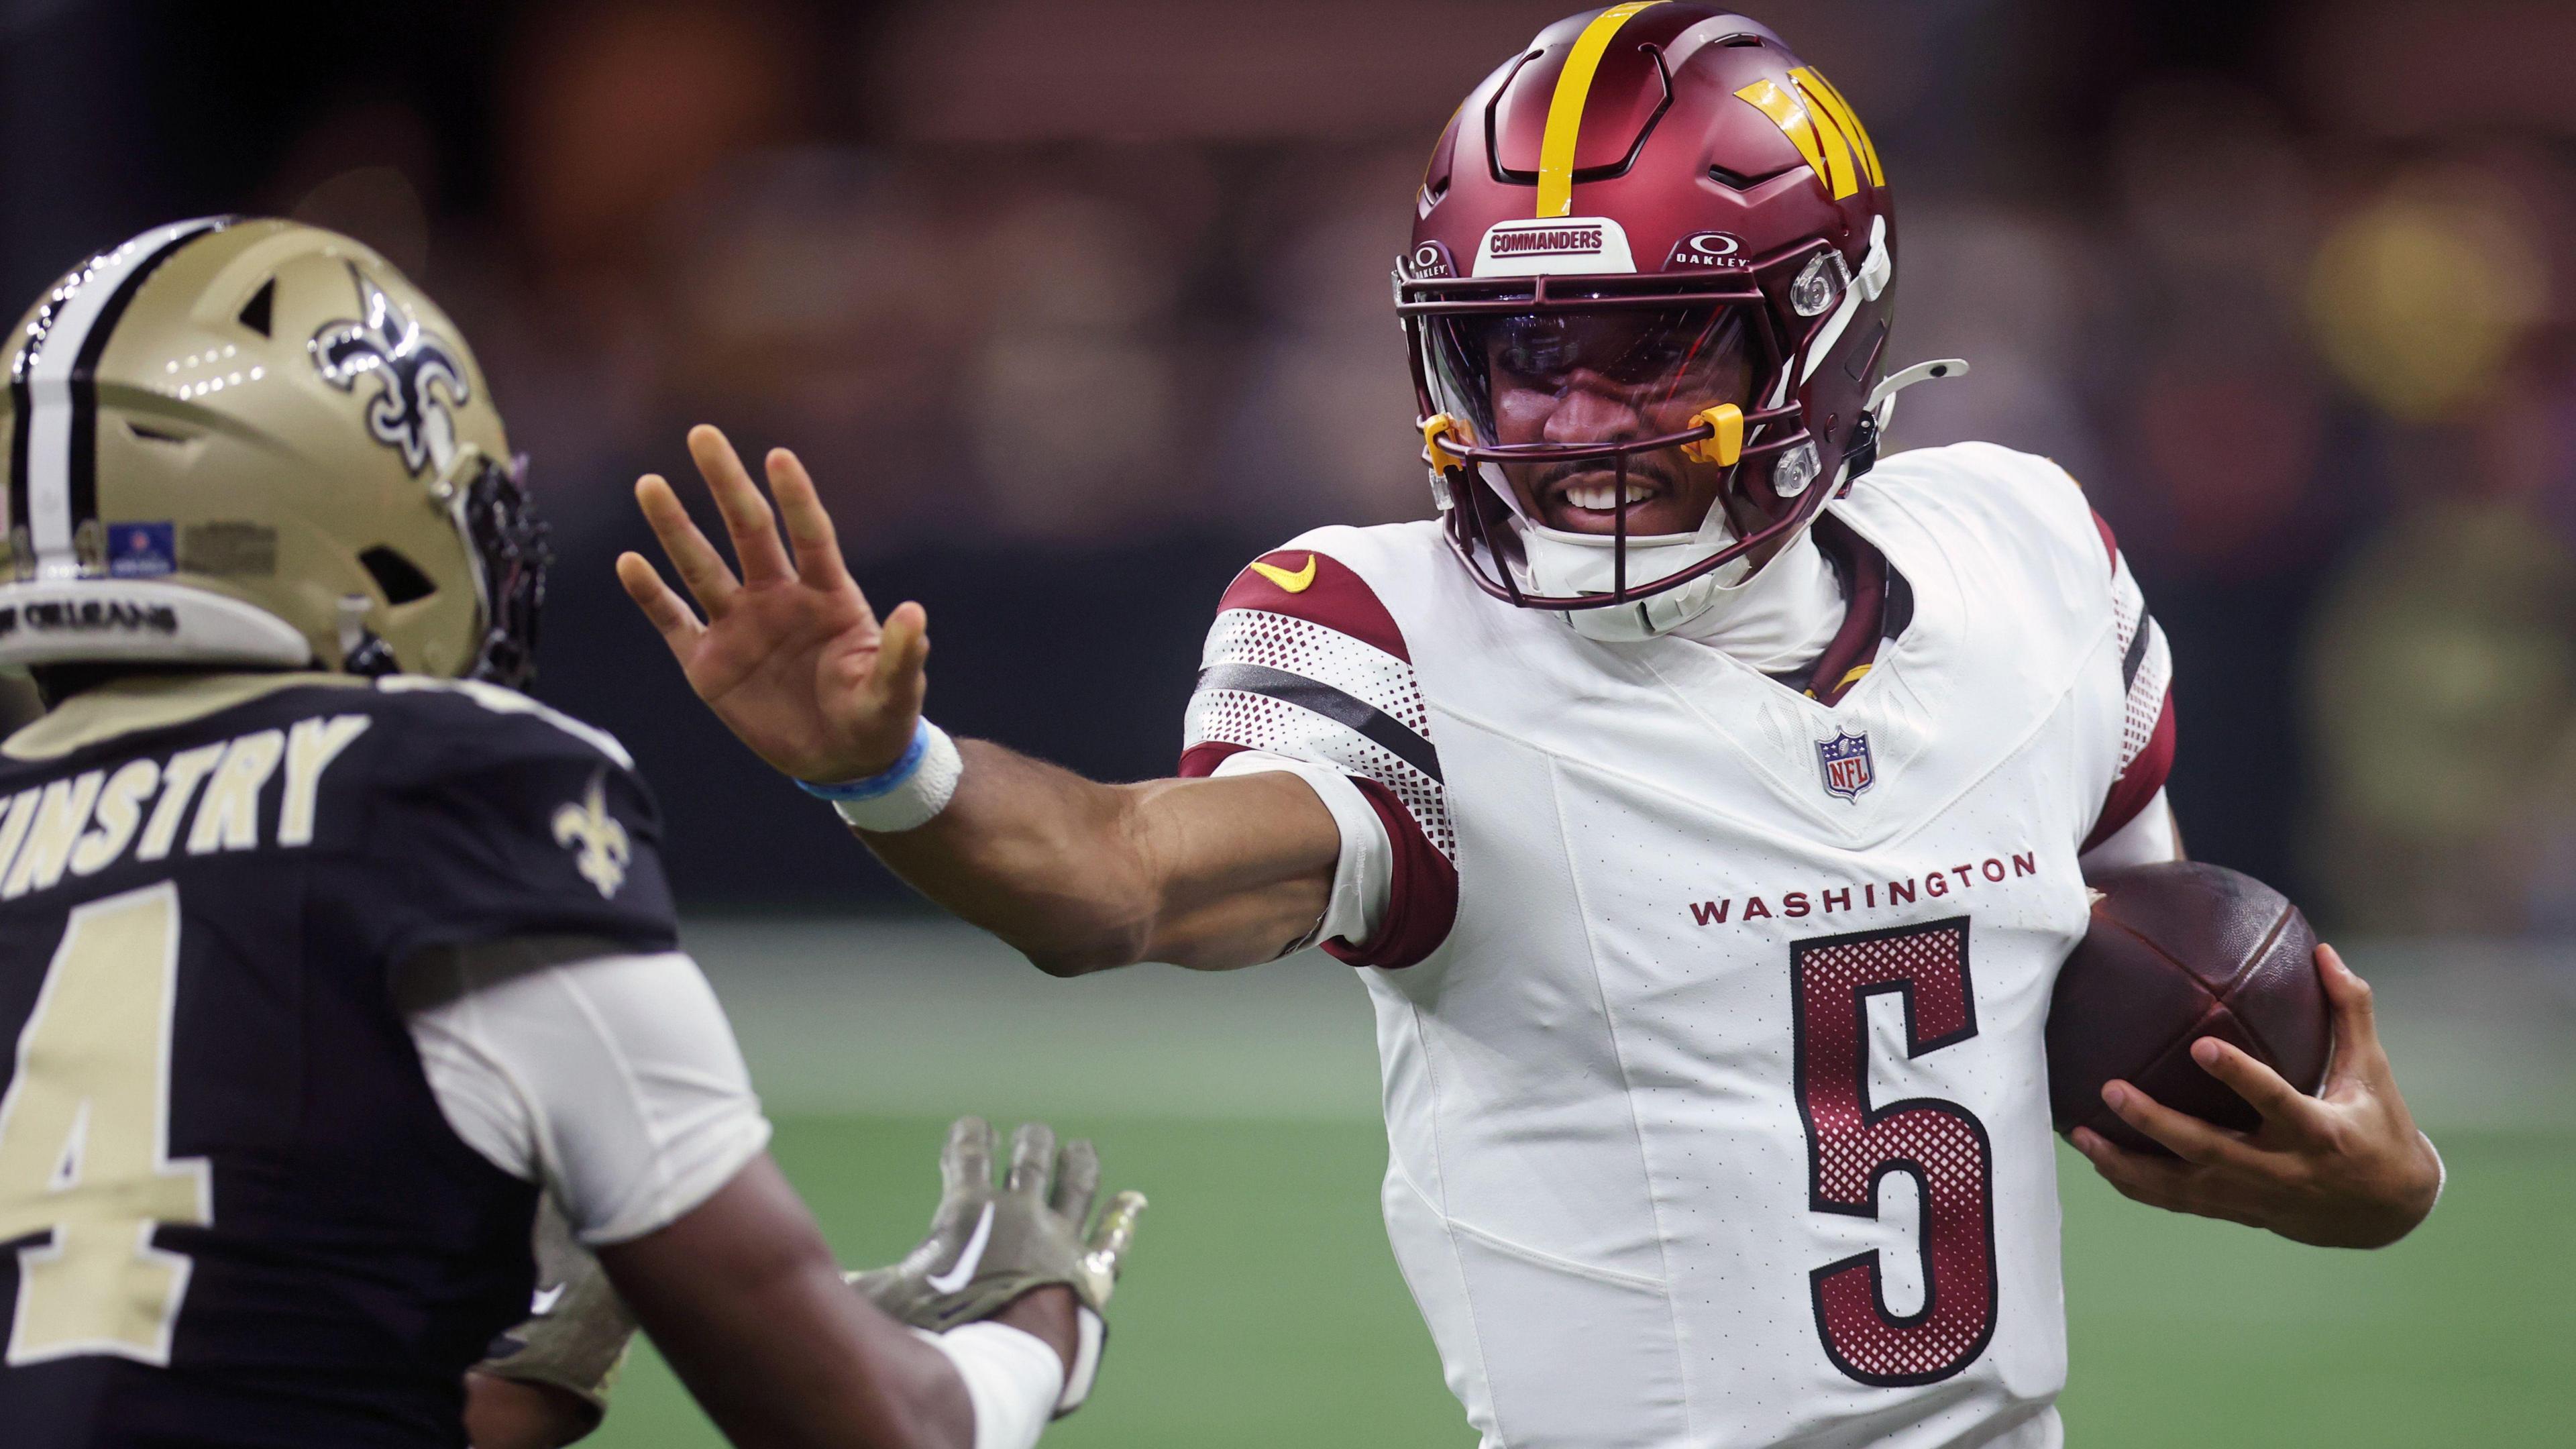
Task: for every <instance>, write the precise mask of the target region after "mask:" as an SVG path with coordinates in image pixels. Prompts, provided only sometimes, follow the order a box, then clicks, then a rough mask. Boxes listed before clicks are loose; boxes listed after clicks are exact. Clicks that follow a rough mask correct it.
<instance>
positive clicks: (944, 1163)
mask: <svg viewBox="0 0 2576 1449" xmlns="http://www.w3.org/2000/svg"><path fill="white" fill-rule="evenodd" d="M939 1181H940V1184H941V1186H943V1187H945V1188H946V1189H947V1190H948V1193H949V1194H950V1195H951V1196H954V1195H956V1194H958V1193H961V1192H974V1193H977V1194H979V1195H980V1194H982V1193H988V1192H991V1191H992V1190H993V1129H992V1126H991V1125H990V1124H989V1123H987V1122H986V1121H985V1120H984V1119H983V1118H981V1117H960V1118H958V1119H957V1121H956V1122H955V1123H954V1124H953V1125H951V1126H950V1127H949V1129H948V1145H947V1146H946V1147H944V1148H941V1149H940V1152H939Z"/></svg>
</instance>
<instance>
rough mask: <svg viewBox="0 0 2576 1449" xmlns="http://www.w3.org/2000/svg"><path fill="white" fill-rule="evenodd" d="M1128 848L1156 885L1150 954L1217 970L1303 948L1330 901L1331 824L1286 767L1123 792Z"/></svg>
mask: <svg viewBox="0 0 2576 1449" xmlns="http://www.w3.org/2000/svg"><path fill="white" fill-rule="evenodd" d="M1132 788H1133V789H1134V790H1135V792H1136V798H1135V802H1134V814H1135V820H1136V831H1137V838H1138V839H1137V844H1138V849H1139V850H1140V852H1142V853H1143V854H1144V855H1145V857H1146V858H1147V860H1148V862H1149V866H1148V871H1149V874H1150V875H1151V876H1152V878H1154V879H1155V880H1157V881H1158V882H1159V884H1160V891H1159V894H1160V897H1161V899H1160V900H1159V901H1158V902H1157V907H1156V910H1155V917H1154V927H1153V932H1152V936H1151V938H1150V939H1149V941H1148V943H1147V946H1146V955H1147V958H1148V959H1150V960H1156V961H1166V962H1170V963H1171V964H1173V965H1177V966H1188V967H1193V968H1196V969H1199V970H1211V971H1224V970H1232V969H1234V968H1236V967H1241V966H1252V965H1257V964H1259V963H1260V962H1263V961H1269V960H1274V959H1276V958H1277V957H1279V956H1281V955H1284V954H1286V953H1287V952H1289V951H1291V950H1294V949H1296V948H1297V947H1298V946H1301V945H1304V944H1307V942H1308V940H1309V939H1310V938H1311V937H1312V936H1313V935H1314V934H1315V932H1316V930H1317V928H1318V926H1319V924H1320V923H1321V922H1323V921H1324V919H1325V918H1326V916H1327V914H1328V908H1329V907H1330V905H1331V904H1332V901H1333V894H1334V883H1335V876H1336V873H1337V871H1338V870H1339V868H1340V863H1341V861H1342V858H1343V835H1344V832H1343V827H1342V824H1341V822H1340V821H1339V820H1338V819H1337V818H1336V815H1335V812H1334V811H1333V809H1332V808H1331V807H1330V806H1328V805H1327V804H1326V803H1325V801H1324V799H1323V797H1322V796H1321V794H1320V793H1319V792H1318V790H1317V789H1316V788H1315V787H1314V786H1313V785H1312V784H1310V783H1308V782H1307V781H1305V780H1303V779H1300V778H1299V777H1298V775H1297V774H1296V773H1294V772H1293V771H1286V770H1283V771H1275V772H1274V771H1259V772H1251V771H1247V772H1230V773H1228V774H1225V775H1220V776H1214V777H1209V778H1204V779H1178V780H1156V781H1152V782H1150V783H1147V784H1143V785H1138V786H1134V787H1132Z"/></svg>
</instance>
